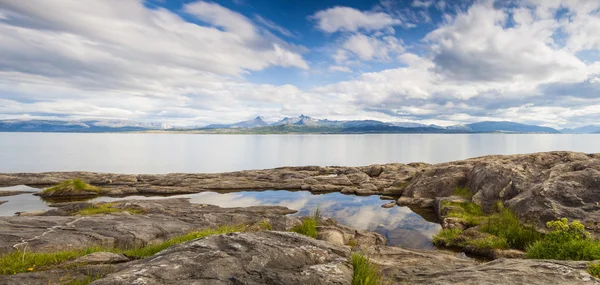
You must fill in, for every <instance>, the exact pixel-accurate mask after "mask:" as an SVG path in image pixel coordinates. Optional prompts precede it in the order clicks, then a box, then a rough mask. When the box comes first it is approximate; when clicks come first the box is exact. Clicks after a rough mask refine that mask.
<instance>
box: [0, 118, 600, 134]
mask: <svg viewBox="0 0 600 285" xmlns="http://www.w3.org/2000/svg"><path fill="white" fill-rule="evenodd" d="M153 130H154V131H156V130H160V131H173V132H182V131H184V132H201V133H203V132H204V133H221V132H224V133H550V134H559V133H568V134H575V133H600V126H592V125H590V126H585V127H580V128H569V129H562V130H560V131H559V130H556V129H553V128H549V127H543V126H536V125H526V124H520V123H515V122H507V121H486V122H478V123H471V124H464V125H453V126H446V127H442V126H438V125H425V124H420V123H412V122H382V121H376V120H349V121H335V120H328V119H315V118H311V117H309V116H304V115H300V116H298V117H285V118H283V119H281V120H278V121H274V122H267V121H266V120H264V118H262V117H260V116H258V117H256V118H254V119H251V120H247V121H242V122H237V123H233V124H211V125H208V126H204V127H193V128H189V127H186V128H182V127H174V126H171V125H168V124H164V123H140V122H134V121H128V120H79V121H60V120H0V132H86V133H90V132H139V131H153Z"/></svg>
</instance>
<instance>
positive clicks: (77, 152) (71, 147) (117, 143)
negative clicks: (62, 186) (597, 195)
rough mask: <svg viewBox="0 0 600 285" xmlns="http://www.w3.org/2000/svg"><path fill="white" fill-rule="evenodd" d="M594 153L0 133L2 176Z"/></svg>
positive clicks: (532, 141)
mask: <svg viewBox="0 0 600 285" xmlns="http://www.w3.org/2000/svg"><path fill="white" fill-rule="evenodd" d="M552 150H571V151H580V152H587V153H597V152H600V135H566V134H559V135H545V134H515V135H508V134H464V135H463V134H455V135H449V134H382V135H197V134H61V133H0V172H41V171H75V170H86V171H98V172H117V173H132V174H137V173H149V174H150V173H170V172H224V171H235V170H245V169H262V168H273V167H279V166H299V165H321V166H326V165H344V166H358V165H369V164H375V163H387V162H403V163H408V162H418V161H422V162H428V163H438V162H446V161H452V160H459V159H465V158H471V157H476V156H481V155H488V154H516V153H531V152H539V151H552Z"/></svg>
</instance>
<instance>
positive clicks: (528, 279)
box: [0, 152, 600, 284]
mask: <svg viewBox="0 0 600 285" xmlns="http://www.w3.org/2000/svg"><path fill="white" fill-rule="evenodd" d="M68 179H81V180H83V181H85V182H87V183H89V184H91V185H93V186H97V187H99V190H98V192H97V193H96V194H94V195H132V194H162V195H169V194H183V193H197V192H202V191H209V190H211V191H229V190H268V189H285V190H307V191H311V192H313V193H321V192H331V191H339V192H342V193H347V194H358V195H372V194H376V195H390V196H394V197H396V198H397V204H399V205H411V206H413V207H415V206H416V207H431V208H434V209H435V210H436V212H437V215H438V217H439V218H440V221H441V223H442V226H443V227H444V228H447V227H454V226H456V225H452V223H453V221H452V220H451V219H452V218H449V217H447V216H446V215H445V213H446V212H445V210H444V207H442V206H441V205H442V204H443V202H444V201H462V200H463V199H464V198H462V197H457V196H455V195H456V192H457V189H458V188H460V189H466V190H465V191H468V193H467V194H468V196H469V199H468V200H469V201H470V202H473V203H475V204H477V205H478V206H480V207H481V209H482V210H483V211H484V212H492V211H493V210H494V207H495V205H496V204H497V202H498V201H499V202H501V203H502V204H503V205H505V206H506V207H507V208H509V209H510V210H512V211H513V212H514V213H515V214H516V215H517V216H518V218H519V219H521V221H522V222H524V223H528V224H535V225H537V226H538V228H539V230H540V231H543V230H544V227H543V226H544V223H545V222H547V221H550V220H555V219H558V218H562V217H566V218H568V219H570V220H573V219H577V220H581V221H582V222H583V224H584V225H585V226H586V229H587V230H589V231H590V232H592V233H593V234H595V235H598V223H597V222H598V221H600V205H599V203H600V155H598V154H583V153H574V152H548V153H535V154H526V155H509V156H486V157H479V158H473V159H468V160H463V161H456V162H448V163H441V164H434V165H431V164H425V163H411V164H385V165H372V166H366V167H316V166H309V167H284V168H276V169H267V170H250V171H240V172H231V173H219V174H182V173H177V174H164V175H124V174H109V173H90V172H53V173H14V174H11V173H7V174H0V187H4V186H15V185H28V186H32V187H39V188H41V187H47V186H52V185H55V184H58V183H60V182H63V181H65V180H68ZM61 195H64V194H61ZM90 206H92V207H97V206H96V205H91V204H90V203H81V202H80V203H65V204H58V205H55V207H54V208H53V209H52V210H49V211H45V212H40V213H37V214H36V215H33V216H16V217H0V253H3V254H7V253H11V252H15V251H33V252H51V251H56V250H65V249H78V248H84V247H86V246H89V245H90V244H94V245H101V246H104V247H119V248H131V247H139V246H145V245H148V244H155V243H157V242H163V241H166V240H168V239H170V238H172V237H175V236H178V235H182V234H185V233H189V232H191V231H194V230H198V229H205V228H215V227H219V226H223V225H240V224H243V225H246V226H247V229H248V230H247V231H244V232H240V233H230V234H222V235H214V236H209V237H206V238H203V239H198V240H192V241H189V242H184V243H181V244H177V245H174V246H171V247H169V248H168V249H166V250H163V251H161V252H158V253H157V254H155V255H154V256H151V257H149V258H144V259H132V258H129V257H127V256H123V255H118V254H115V253H101V252H100V253H94V254H92V255H90V256H87V257H85V258H86V259H84V260H86V262H85V264H84V265H81V266H73V265H72V264H73V263H69V264H65V265H64V266H63V265H61V266H58V267H55V268H51V269H48V270H43V271H36V270H32V272H29V273H18V274H14V275H0V284H48V283H50V284H63V283H67V281H70V280H75V281H76V280H87V279H89V278H93V279H98V280H96V281H94V282H93V283H92V284H182V283H183V284H191V283H193V284H265V283H268V284H349V283H350V281H351V280H352V266H351V264H350V263H349V262H348V258H349V257H350V255H351V253H352V252H356V251H360V252H363V253H365V254H367V255H368V256H369V257H371V258H372V260H373V262H374V263H376V264H377V265H379V267H380V268H381V270H382V271H383V273H384V275H385V276H386V277H387V278H389V279H390V280H391V281H392V283H393V284H457V283H459V284H499V283H500V284H523V283H529V284H600V282H599V281H598V280H597V279H595V278H594V277H592V276H590V275H589V274H588V273H587V272H586V266H587V264H588V262H578V261H552V260H532V259H521V258H512V259H505V258H499V259H496V260H494V261H491V262H481V261H478V260H475V259H471V258H468V257H466V256H464V254H460V253H455V252H448V251H443V250H435V251H427V250H408V249H403V248H399V247H390V246H386V245H385V244H386V243H385V238H384V237H382V236H381V235H379V234H376V233H371V232H366V231H361V230H357V229H353V228H350V227H346V226H342V225H339V224H337V223H336V222H335V221H332V220H323V221H321V222H320V223H319V227H318V238H317V239H312V238H308V237H305V236H301V235H298V234H296V233H290V232H288V231H289V230H290V229H291V228H293V227H294V226H296V225H298V224H300V223H301V221H300V219H298V218H297V217H293V216H290V215H289V214H291V213H294V212H295V211H293V210H290V209H287V208H284V207H264V206H260V207H248V208H220V207H217V206H212V205H200V204H190V203H189V202H188V200H186V199H161V200H143V201H141V200H127V201H119V202H114V203H111V205H110V207H111V208H113V209H114V212H110V213H107V214H100V215H80V214H78V213H79V211H80V210H81V209H86V208H89V207H90ZM389 206H392V205H386V207H389ZM264 223H268V225H269V228H268V229H266V228H264V226H261V225H262V224H264ZM507 256H509V255H507ZM498 257H501V256H498ZM65 278H66V279H65Z"/></svg>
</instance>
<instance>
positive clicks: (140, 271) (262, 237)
mask: <svg viewBox="0 0 600 285" xmlns="http://www.w3.org/2000/svg"><path fill="white" fill-rule="evenodd" d="M349 254H350V250H349V248H347V247H343V246H335V245H332V244H329V243H326V242H323V241H318V240H315V239H311V238H308V237H304V236H301V235H299V234H296V233H285V232H259V233H233V234H228V235H219V236H211V237H207V238H205V239H201V240H197V241H193V242H189V243H185V244H181V245H176V246H173V247H171V248H169V249H167V250H165V251H163V252H160V253H158V254H156V255H155V256H153V257H152V258H148V259H145V260H140V261H136V262H131V263H130V264H128V266H127V268H125V269H123V270H121V271H119V272H116V273H113V274H110V275H108V276H107V277H105V278H103V279H101V280H98V281H96V282H94V283H92V284H96V285H102V284H106V285H108V284H148V285H152V284H199V285H200V284H207V285H209V284H210V285H213V284H215V285H218V284H315V285H317V284H340V285H342V284H350V283H351V281H352V267H351V266H350V265H349V264H348V262H347V258H348V256H349Z"/></svg>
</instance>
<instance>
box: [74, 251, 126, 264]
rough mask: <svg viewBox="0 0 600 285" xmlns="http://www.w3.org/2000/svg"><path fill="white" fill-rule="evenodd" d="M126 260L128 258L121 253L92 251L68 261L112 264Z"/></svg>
mask: <svg viewBox="0 0 600 285" xmlns="http://www.w3.org/2000/svg"><path fill="white" fill-rule="evenodd" d="M127 261H129V258H127V257H126V256H124V255H122V254H116V253H112V252H94V253H90V254H88V255H85V256H82V257H79V258H77V259H75V260H73V261H72V262H70V264H113V263H121V262H127Z"/></svg>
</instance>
